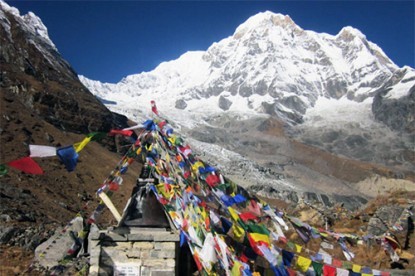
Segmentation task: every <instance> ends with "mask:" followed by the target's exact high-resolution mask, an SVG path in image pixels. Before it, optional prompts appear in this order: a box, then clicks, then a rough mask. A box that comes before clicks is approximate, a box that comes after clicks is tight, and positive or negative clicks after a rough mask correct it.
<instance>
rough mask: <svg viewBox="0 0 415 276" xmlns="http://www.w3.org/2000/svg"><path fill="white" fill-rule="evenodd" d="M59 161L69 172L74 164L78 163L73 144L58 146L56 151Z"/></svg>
mask: <svg viewBox="0 0 415 276" xmlns="http://www.w3.org/2000/svg"><path fill="white" fill-rule="evenodd" d="M56 154H57V155H58V157H59V159H60V160H61V162H62V163H63V164H64V165H65V168H66V170H67V171H68V172H71V171H73V170H74V169H75V167H76V164H77V163H78V157H79V155H78V153H77V152H76V151H75V148H74V147H73V146H67V147H63V148H59V149H58V150H57V151H56Z"/></svg>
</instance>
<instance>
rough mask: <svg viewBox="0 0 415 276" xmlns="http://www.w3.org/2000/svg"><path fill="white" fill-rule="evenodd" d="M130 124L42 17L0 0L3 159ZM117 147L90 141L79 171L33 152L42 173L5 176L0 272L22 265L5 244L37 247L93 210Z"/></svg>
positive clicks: (131, 178) (1, 179)
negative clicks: (80, 73)
mask: <svg viewBox="0 0 415 276" xmlns="http://www.w3.org/2000/svg"><path fill="white" fill-rule="evenodd" d="M126 123H127V118H126V117H125V116H122V115H117V114H113V113H111V112H110V111H109V110H108V109H107V108H106V107H105V106H104V105H103V104H101V103H100V102H99V101H98V100H97V99H96V98H95V97H94V96H93V95H92V94H91V93H90V92H89V91H88V89H87V88H85V87H84V86H83V85H82V84H81V83H80V81H79V79H78V77H77V74H76V72H75V71H74V70H73V69H72V68H71V66H70V65H69V63H68V62H66V61H65V60H64V59H63V58H62V56H61V55H60V54H59V52H58V51H57V49H56V47H55V45H54V44H53V43H52V42H51V41H50V39H49V38H48V36H47V29H46V27H45V26H44V25H43V24H42V22H41V21H40V19H39V18H38V17H36V16H35V15H34V14H32V13H29V14H27V15H25V16H20V14H19V12H18V11H17V10H16V9H14V8H11V7H9V6H8V5H7V4H6V3H4V2H2V1H0V164H6V163H8V162H10V161H12V160H16V159H19V158H22V157H25V156H28V155H29V145H30V144H34V145H47V146H54V147H62V146H68V145H72V144H74V143H77V142H80V141H82V139H84V137H85V135H86V134H88V133H89V132H92V131H104V132H108V131H109V130H110V129H111V128H123V127H125V126H126V125H127V124H126ZM113 146H114V143H113V140H112V139H111V138H109V139H105V140H104V143H103V144H102V145H100V144H98V143H96V142H91V143H90V144H88V146H87V147H86V148H85V149H84V150H83V151H82V153H81V154H80V157H79V160H78V165H77V168H76V171H75V172H71V173H69V172H67V171H66V170H65V167H64V166H63V164H60V162H59V160H58V159H57V158H53V157H51V158H36V162H37V163H38V164H39V165H40V166H41V167H42V169H43V171H44V172H45V174H44V175H29V174H25V173H22V172H20V171H17V170H14V169H10V170H9V172H8V173H7V174H6V175H4V176H0V202H1V203H0V246H1V247H2V250H1V251H2V256H1V257H0V259H2V260H7V262H9V261H10V263H6V264H5V263H3V262H2V263H1V264H0V267H1V269H0V274H2V272H4V273H5V274H13V272H10V271H9V270H8V269H7V267H11V269H12V270H13V269H15V271H18V270H19V267H21V266H22V265H24V264H23V263H22V262H21V260H19V259H18V258H17V257H16V258H15V257H10V256H9V257H7V256H8V255H7V252H12V251H9V250H3V247H4V246H5V245H8V246H19V247H22V248H25V249H34V248H35V247H36V246H37V245H38V244H39V243H41V242H43V241H44V239H45V237H47V236H48V235H50V234H51V233H52V232H53V230H54V229H56V227H58V226H61V225H65V224H66V223H67V222H68V221H70V220H71V219H72V218H73V217H75V216H76V215H77V213H79V212H86V213H89V212H91V209H92V208H95V206H96V201H97V200H96V199H95V198H94V197H93V195H94V194H95V191H96V190H97V189H98V187H99V185H101V183H102V181H103V180H104V179H105V178H106V177H107V175H108V174H109V172H110V171H111V170H112V169H113V167H114V166H115V165H116V163H117V161H118V160H119V158H120V156H119V155H118V154H116V153H114V152H111V151H109V150H108V149H107V148H108V147H113ZM135 168H136V169H137V167H135ZM137 171H138V169H137ZM137 174H138V173H137ZM135 177H136V174H135V173H134V169H133V170H132V173H131V174H130V175H127V176H126V178H125V180H126V182H127V184H126V185H125V186H124V187H123V190H122V191H120V193H119V194H118V195H117V196H116V197H115V198H114V203H115V204H116V205H117V207H118V208H119V209H121V208H122V207H124V205H125V202H126V199H125V198H126V197H128V196H129V194H130V192H131V188H132V185H134V183H135ZM128 183H130V185H131V186H128ZM89 203H90V206H93V207H90V208H89V207H88V206H89ZM108 217H109V216H108V214H106V215H104V217H103V218H104V220H103V221H108ZM51 229H53V230H51ZM3 254H5V255H3ZM5 256H6V257H5ZM3 268H4V270H3ZM26 268H27V267H26ZM26 268H24V269H26ZM16 269H17V270H16Z"/></svg>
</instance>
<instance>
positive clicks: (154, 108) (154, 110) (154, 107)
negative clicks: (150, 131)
mask: <svg viewBox="0 0 415 276" xmlns="http://www.w3.org/2000/svg"><path fill="white" fill-rule="evenodd" d="M150 103H151V111H153V113H154V114H156V115H157V116H158V115H159V112H158V110H157V106H156V102H155V101H153V100H152V101H150Z"/></svg>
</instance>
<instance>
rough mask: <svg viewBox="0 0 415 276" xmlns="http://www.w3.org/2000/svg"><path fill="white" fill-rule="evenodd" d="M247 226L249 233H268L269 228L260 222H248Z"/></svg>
mask: <svg viewBox="0 0 415 276" xmlns="http://www.w3.org/2000/svg"><path fill="white" fill-rule="evenodd" d="M247 227H248V232H250V233H259V234H264V235H269V234H270V232H269V230H268V229H267V228H266V227H265V226H264V225H262V224H253V223H249V224H247Z"/></svg>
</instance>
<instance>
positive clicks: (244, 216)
mask: <svg viewBox="0 0 415 276" xmlns="http://www.w3.org/2000/svg"><path fill="white" fill-rule="evenodd" d="M239 217H240V218H241V219H242V220H243V221H244V222H246V221H247V220H254V221H258V220H259V218H258V217H257V216H255V215H254V214H252V213H251V212H245V213H241V214H239Z"/></svg>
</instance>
